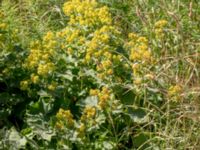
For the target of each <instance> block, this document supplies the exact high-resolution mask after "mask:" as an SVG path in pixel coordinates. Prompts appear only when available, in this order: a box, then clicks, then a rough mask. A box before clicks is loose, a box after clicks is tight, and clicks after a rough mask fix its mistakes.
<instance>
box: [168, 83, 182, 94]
mask: <svg viewBox="0 0 200 150" xmlns="http://www.w3.org/2000/svg"><path fill="white" fill-rule="evenodd" d="M181 91H182V88H181V86H179V85H175V86H170V87H169V89H168V95H169V96H174V95H179V94H180V93H181Z"/></svg>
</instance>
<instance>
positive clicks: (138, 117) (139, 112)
mask: <svg viewBox="0 0 200 150" xmlns="http://www.w3.org/2000/svg"><path fill="white" fill-rule="evenodd" d="M128 115H129V116H130V118H131V120H132V121H134V122H136V123H145V122H148V121H149V117H148V116H147V113H146V111H145V109H143V108H141V107H140V108H139V107H135V106H133V107H129V108H128Z"/></svg>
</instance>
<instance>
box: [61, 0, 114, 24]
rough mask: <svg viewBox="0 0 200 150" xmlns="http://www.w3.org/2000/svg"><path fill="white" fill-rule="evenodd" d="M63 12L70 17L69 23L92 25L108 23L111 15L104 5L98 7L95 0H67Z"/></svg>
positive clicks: (110, 20)
mask: <svg viewBox="0 0 200 150" xmlns="http://www.w3.org/2000/svg"><path fill="white" fill-rule="evenodd" d="M63 10H64V13H65V14H66V15H67V16H69V17H70V21H69V25H72V26H73V25H79V26H86V27H94V26H98V25H101V24H107V25H110V24H111V22H112V19H111V15H110V13H109V11H108V8H107V7H106V6H104V7H100V8H99V7H98V3H97V2H96V1H95V0H69V1H68V2H66V3H65V4H64V7H63Z"/></svg>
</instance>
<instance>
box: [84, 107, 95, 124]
mask: <svg viewBox="0 0 200 150" xmlns="http://www.w3.org/2000/svg"><path fill="white" fill-rule="evenodd" d="M95 114H96V109H95V107H92V106H86V107H85V109H84V111H83V115H82V116H81V121H86V120H88V119H92V118H93V117H94V116H95Z"/></svg>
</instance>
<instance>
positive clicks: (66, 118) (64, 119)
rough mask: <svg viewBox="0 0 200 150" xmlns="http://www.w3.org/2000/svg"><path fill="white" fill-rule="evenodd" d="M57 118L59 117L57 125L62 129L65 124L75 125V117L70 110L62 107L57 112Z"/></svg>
mask: <svg viewBox="0 0 200 150" xmlns="http://www.w3.org/2000/svg"><path fill="white" fill-rule="evenodd" d="M56 118H57V122H56V127H57V128H59V129H62V128H63V127H64V126H65V125H66V126H67V127H73V126H74V119H73V115H72V114H71V111H70V110H64V109H62V108H60V109H59V111H58V113H57V114H56Z"/></svg>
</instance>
